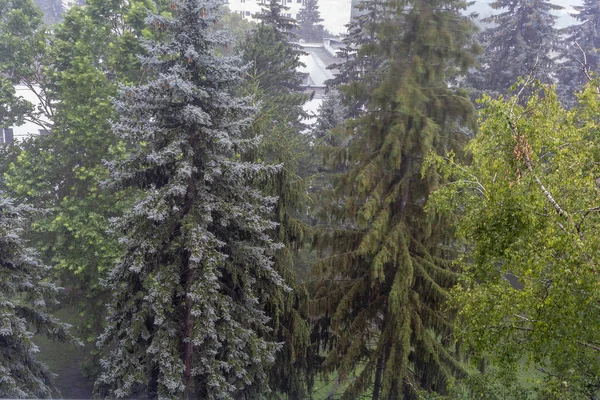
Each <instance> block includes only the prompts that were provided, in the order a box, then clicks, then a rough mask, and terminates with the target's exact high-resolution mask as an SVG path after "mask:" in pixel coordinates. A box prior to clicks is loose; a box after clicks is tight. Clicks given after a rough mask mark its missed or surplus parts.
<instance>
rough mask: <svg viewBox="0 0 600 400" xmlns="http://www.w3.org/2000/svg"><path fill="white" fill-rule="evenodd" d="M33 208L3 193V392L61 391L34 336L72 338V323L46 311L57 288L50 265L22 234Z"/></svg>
mask: <svg viewBox="0 0 600 400" xmlns="http://www.w3.org/2000/svg"><path fill="white" fill-rule="evenodd" d="M34 212H35V211H34V210H33V209H32V208H31V207H28V206H25V205H17V204H15V203H14V202H13V200H11V199H8V198H6V197H4V196H2V197H0V397H1V398H18V399H22V398H23V399H30V398H50V397H54V396H56V395H57V393H56V390H55V388H54V385H53V382H52V379H53V378H52V373H50V371H49V370H48V368H47V367H46V365H44V364H43V363H41V362H40V361H38V360H37V359H36V358H35V353H36V352H37V351H38V348H37V346H36V345H35V343H34V340H33V335H35V334H39V335H43V336H47V337H48V338H50V339H54V340H59V341H67V340H72V338H71V337H70V335H69V333H68V326H67V325H65V324H63V323H61V322H59V321H58V320H56V319H55V318H54V317H52V316H51V315H50V314H48V313H47V311H46V307H47V305H49V304H52V303H53V302H54V301H55V300H54V297H55V295H56V292H57V291H58V289H57V287H56V286H55V285H54V284H53V283H52V282H49V281H48V280H47V277H48V271H49V267H47V266H46V265H44V264H43V263H42V262H41V261H40V260H39V259H38V257H37V254H36V253H35V251H33V250H32V249H31V248H29V247H28V246H27V244H26V243H25V241H24V239H23V234H24V232H25V229H26V228H27V225H28V223H29V221H30V220H31V217H32V214H33V213H34Z"/></svg>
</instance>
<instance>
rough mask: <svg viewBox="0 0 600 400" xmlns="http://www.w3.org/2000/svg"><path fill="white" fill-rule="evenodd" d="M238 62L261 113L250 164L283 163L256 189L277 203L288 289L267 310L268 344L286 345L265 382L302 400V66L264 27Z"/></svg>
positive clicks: (305, 343)
mask: <svg viewBox="0 0 600 400" xmlns="http://www.w3.org/2000/svg"><path fill="white" fill-rule="evenodd" d="M242 58H243V60H244V62H246V63H248V64H250V65H251V67H250V70H249V73H248V74H247V75H246V82H245V85H244V91H245V92H246V93H248V94H251V95H252V96H253V98H254V99H255V101H257V102H258V104H259V106H260V108H259V112H258V115H257V117H256V118H255V120H254V121H253V123H252V125H251V126H250V127H249V129H248V130H247V131H246V132H245V135H246V136H247V137H249V138H256V137H262V140H261V144H260V146H259V147H258V148H257V149H256V151H254V152H252V153H249V154H247V155H246V157H248V158H247V160H248V161H254V162H256V161H257V160H264V161H267V162H269V163H272V164H281V169H280V170H279V171H278V172H277V173H276V174H274V175H273V176H270V177H269V178H268V179H266V180H265V179H261V180H259V182H258V184H259V185H260V186H261V187H262V188H263V190H264V191H265V192H266V193H267V194H268V195H271V196H276V197H277V202H276V205H275V207H274V210H273V213H272V219H273V220H274V221H275V222H277V227H276V228H275V229H273V230H272V231H271V232H270V234H271V235H272V236H273V237H275V238H277V240H278V241H279V242H280V243H282V244H283V245H284V246H283V247H282V248H281V249H280V250H278V251H277V252H276V253H275V254H274V262H275V269H276V270H277V272H278V273H279V274H280V275H281V276H282V277H283V278H284V280H285V282H286V284H287V285H288V286H290V287H291V288H292V289H293V290H292V291H290V292H287V293H286V294H285V296H283V297H282V298H281V300H282V301H281V302H280V303H276V302H274V303H272V304H271V305H270V306H269V307H268V309H267V311H268V314H269V316H270V317H271V319H272V323H271V326H272V327H273V332H272V334H271V335H272V338H273V340H275V341H277V342H280V343H283V346H282V349H281V351H280V352H278V353H277V356H276V360H275V364H274V365H273V368H272V369H271V371H270V374H269V379H270V382H271V387H272V388H273V390H274V391H276V392H277V393H278V394H285V395H286V396H287V398H290V399H303V398H307V396H308V395H309V392H310V386H311V371H310V369H311V366H310V365H309V364H310V363H309V350H310V348H309V345H310V327H309V321H308V294H307V291H306V288H305V287H304V285H303V284H301V283H299V282H298V280H297V278H296V270H297V269H298V265H297V264H298V256H297V255H298V253H299V252H300V251H301V249H302V248H303V247H304V245H305V244H306V241H307V239H308V238H309V237H310V236H311V234H310V228H309V227H308V225H307V223H306V220H305V218H304V216H305V214H306V210H307V209H308V203H309V199H308V194H307V193H308V185H309V184H310V172H309V171H307V170H306V169H304V170H301V165H302V162H303V160H305V159H306V158H307V157H308V152H309V150H310V149H309V139H310V138H309V136H308V135H303V134H301V130H302V129H304V123H303V121H302V120H303V118H304V116H305V111H304V110H303V109H302V106H303V104H304V103H305V102H306V100H307V99H308V98H309V96H308V95H306V94H304V93H302V88H301V86H300V83H301V80H300V76H299V74H298V72H297V70H296V69H297V68H298V66H299V65H300V60H299V52H298V50H296V49H295V48H294V46H293V45H292V44H291V43H289V42H288V41H287V37H286V34H285V33H282V32H279V31H278V30H277V29H276V27H275V26H274V25H270V24H267V23H265V22H262V23H261V24H260V25H259V26H258V27H257V29H256V30H255V31H254V32H252V33H251V35H249V37H248V40H247V41H246V43H245V44H244V51H243V54H242ZM276 398H278V397H276Z"/></svg>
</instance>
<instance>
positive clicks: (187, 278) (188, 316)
mask: <svg viewBox="0 0 600 400" xmlns="http://www.w3.org/2000/svg"><path fill="white" fill-rule="evenodd" d="M187 264H188V263H186V265H185V271H184V278H183V281H184V288H185V292H184V294H185V315H184V328H183V363H184V366H185V371H184V373H183V376H184V383H185V397H186V398H187V399H193V398H194V382H193V380H192V365H193V362H192V361H193V359H192V358H193V351H194V349H193V346H192V332H193V321H192V300H191V299H190V297H189V296H188V294H189V292H190V287H191V285H192V272H191V270H190V268H189V265H187Z"/></svg>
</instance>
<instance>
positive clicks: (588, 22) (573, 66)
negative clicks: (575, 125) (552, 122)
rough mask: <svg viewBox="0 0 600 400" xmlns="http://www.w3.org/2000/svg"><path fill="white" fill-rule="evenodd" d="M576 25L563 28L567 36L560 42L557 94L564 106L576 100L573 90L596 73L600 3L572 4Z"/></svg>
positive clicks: (592, 1)
mask: <svg viewBox="0 0 600 400" xmlns="http://www.w3.org/2000/svg"><path fill="white" fill-rule="evenodd" d="M574 8H575V10H576V11H577V13H575V14H572V16H573V17H574V18H575V19H576V20H577V23H576V24H575V25H572V26H569V27H568V28H566V29H565V33H566V35H567V36H566V38H565V40H564V41H563V42H562V43H561V52H560V54H561V58H562V63H561V65H560V68H559V71H558V80H559V85H558V90H557V91H558V93H559V95H560V97H561V100H562V101H563V102H564V103H565V105H567V106H573V105H574V104H575V103H576V99H575V93H576V92H578V91H581V90H583V87H584V86H585V84H586V83H587V82H588V81H589V80H590V79H592V77H593V75H594V74H597V73H598V72H599V71H598V65H599V64H600V54H598V51H599V50H600V3H599V2H597V1H594V0H584V1H583V4H582V5H581V6H576V7H574Z"/></svg>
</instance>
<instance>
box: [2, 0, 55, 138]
mask: <svg viewBox="0 0 600 400" xmlns="http://www.w3.org/2000/svg"><path fill="white" fill-rule="evenodd" d="M47 40H48V37H47V32H46V28H45V27H44V25H43V23H42V12H41V11H40V10H39V9H38V8H37V7H36V5H35V4H34V3H33V2H32V1H31V0H2V1H0V54H2V58H0V72H1V73H0V126H5V127H8V126H11V125H13V124H17V125H18V124H22V123H23V122H25V121H29V122H34V123H36V124H38V125H40V126H43V127H45V128H46V129H48V126H49V125H48V123H47V120H48V119H49V118H50V116H51V113H52V111H51V109H50V105H49V101H48V99H47V96H46V94H45V92H44V89H43V81H44V76H43V71H42V68H41V65H40V63H41V61H42V59H43V58H44V55H45V52H46V43H47ZM18 84H21V85H23V86H25V87H26V88H28V89H29V90H31V91H32V92H33V93H34V94H35V95H36V96H37V97H38V98H39V100H40V104H39V105H38V106H37V107H36V106H34V105H33V104H32V103H31V102H29V101H27V100H25V99H23V98H22V97H21V96H19V95H17V93H16V91H15V89H14V87H13V85H18ZM40 85H42V87H40Z"/></svg>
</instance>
